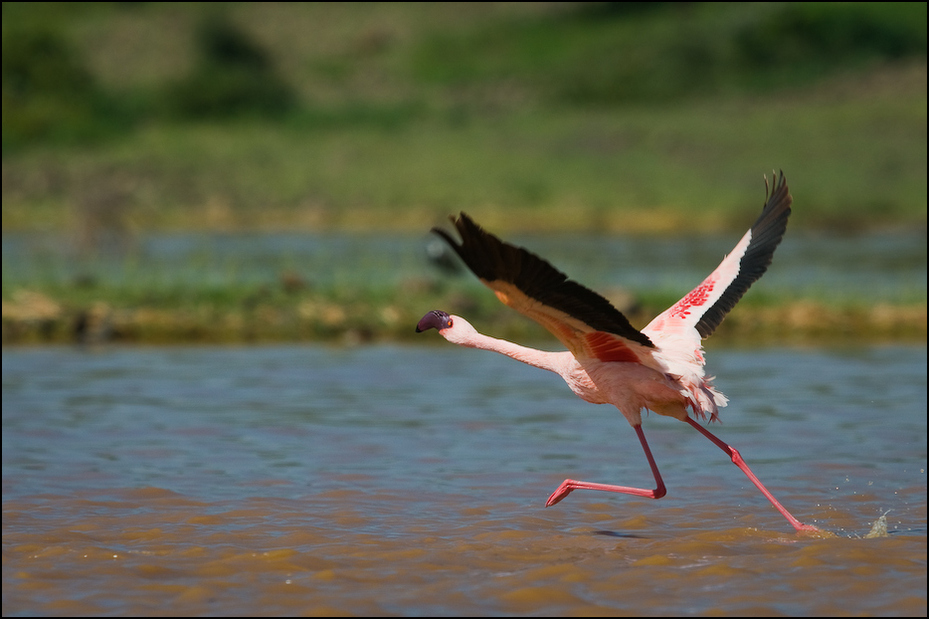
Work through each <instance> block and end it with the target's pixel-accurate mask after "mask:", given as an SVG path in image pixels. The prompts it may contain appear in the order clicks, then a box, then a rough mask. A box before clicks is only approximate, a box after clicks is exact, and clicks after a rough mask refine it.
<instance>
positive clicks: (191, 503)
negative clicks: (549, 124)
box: [2, 336, 927, 616]
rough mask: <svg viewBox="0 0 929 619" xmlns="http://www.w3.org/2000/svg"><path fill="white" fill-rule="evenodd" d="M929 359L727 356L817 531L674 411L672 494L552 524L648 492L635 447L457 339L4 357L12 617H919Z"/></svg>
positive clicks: (567, 399)
mask: <svg viewBox="0 0 929 619" xmlns="http://www.w3.org/2000/svg"><path fill="white" fill-rule="evenodd" d="M423 337H427V336H423ZM433 339H434V340H439V338H438V337H434V338H433ZM926 369H927V368H926V348H925V346H924V345H919V346H893V347H859V348H832V349H796V348H762V349H755V350H732V349H711V350H710V353H709V370H710V372H711V373H713V374H716V375H718V377H719V378H718V380H717V385H718V386H719V387H720V388H721V389H722V390H723V391H724V392H725V393H726V394H727V395H728V396H729V397H730V398H731V401H732V403H731V405H730V406H729V407H728V408H726V409H724V410H723V411H722V413H723V415H722V417H723V421H724V423H723V424H722V425H715V427H714V428H713V430H714V431H715V432H716V433H717V434H718V435H719V436H721V437H722V438H723V439H724V440H726V441H728V442H730V443H731V444H732V445H734V446H735V447H737V448H738V449H740V450H741V452H742V454H743V456H744V457H745V458H746V461H747V462H748V463H749V464H750V465H751V466H752V468H753V470H754V471H755V473H757V474H758V476H759V477H760V478H761V479H762V480H763V481H764V482H765V483H766V484H767V485H768V487H769V488H770V489H771V490H772V491H773V492H774V494H775V495H776V496H777V497H778V498H779V499H780V500H781V501H782V502H783V503H784V504H785V506H787V508H788V509H790V510H791V511H792V512H793V513H794V515H796V516H797V517H798V518H800V519H801V520H802V521H804V522H808V523H811V524H815V525H817V526H819V527H821V528H823V529H826V530H828V531H831V532H833V533H835V536H834V537H822V538H820V537H814V536H804V535H798V534H796V533H794V532H793V531H792V528H791V527H790V525H789V524H788V523H787V522H786V521H785V520H784V519H783V518H782V517H781V516H780V515H779V514H777V512H775V511H774V510H773V509H772V508H771V507H770V505H769V504H768V503H767V502H766V500H765V499H764V498H763V497H762V496H761V495H760V493H758V491H757V490H756V489H755V488H754V487H753V486H752V485H751V484H750V483H749V482H748V480H747V479H746V478H745V477H744V476H743V475H742V473H741V472H739V471H738V469H737V468H736V467H734V466H733V465H732V464H731V463H730V462H729V461H728V458H727V457H726V456H725V455H724V454H723V453H722V452H721V451H719V450H718V449H717V448H716V447H714V446H713V445H712V444H710V443H709V442H708V441H706V440H705V439H704V438H702V437H701V436H699V435H698V434H697V433H696V432H694V431H693V429H692V428H689V427H688V426H687V425H686V424H682V423H680V422H677V421H675V420H672V419H666V418H659V417H658V416H656V415H650V416H648V417H647V418H646V419H645V423H644V428H645V431H646V434H647V436H648V438H649V442H650V444H651V446H652V450H653V452H654V454H655V457H656V459H657V462H658V465H659V467H660V468H661V471H662V474H663V476H664V479H665V483H666V484H667V486H668V496H667V497H665V498H663V499H661V500H660V501H651V500H647V499H639V498H635V497H630V496H625V495H616V494H604V493H595V492H581V491H578V492H575V493H573V494H572V495H571V496H569V497H568V498H567V499H566V500H565V501H563V502H562V503H560V504H558V505H556V506H554V507H552V508H548V509H546V508H544V507H543V504H544V501H545V499H546V498H547V496H548V494H549V493H550V492H551V491H552V490H553V489H554V488H555V487H556V486H557V485H558V484H559V483H560V482H561V481H562V480H563V479H564V478H565V477H569V476H570V477H573V478H577V479H585V480H589V481H601V482H605V483H621V484H628V485H636V486H643V487H645V486H647V487H651V486H650V485H649V484H651V483H652V480H651V477H650V474H649V471H648V466H647V464H646V462H645V459H644V456H643V455H642V453H641V449H640V447H639V445H638V442H637V441H636V438H635V434H634V432H633V431H632V429H631V428H629V426H628V424H627V423H626V422H625V421H624V420H623V419H622V417H621V416H620V414H619V413H618V411H616V410H615V409H611V408H610V407H606V406H593V405H590V404H587V403H585V402H582V401H581V400H579V399H577V398H576V397H574V396H573V394H571V393H570V391H569V390H568V389H567V387H566V386H565V385H564V384H563V383H561V381H560V379H558V377H556V376H554V375H552V374H549V373H547V372H543V371H540V370H536V369H533V368H530V367H524V366H522V365H520V364H518V363H515V362H513V361H511V360H509V359H506V358H503V357H500V356H497V355H494V354H492V353H487V352H482V351H474V350H465V349H460V348H456V347H453V346H451V345H448V344H446V343H445V342H437V343H436V345H435V346H426V345H423V346H419V347H413V346H410V347H405V346H374V347H356V348H335V347H321V346H300V347H281V346H274V347H251V348H238V347H225V348H221V347H216V348H209V347H202V348H118V347H114V348H103V349H99V350H91V349H88V350H81V349H76V348H63V347H61V348H59V347H48V348H41V349H24V348H5V349H4V350H3V428H2V429H3V609H2V610H3V614H4V615H5V616H9V615H40V614H41V615H46V614H47V615H95V616H96V615H123V616H124V615H157V616H163V615H165V614H177V615H184V616H189V615H226V614H234V615H248V616H253V615H257V614H262V615H268V614H272V615H283V614H311V615H313V614H315V615H325V616H330V615H333V614H358V615H378V614H399V615H423V616H432V615H468V614H477V615H492V614H508V615H578V614H610V615H616V614H634V615H640V614H648V615H655V614H667V615H678V614H727V615H736V614H737V615H740V616H741V615H761V614H789V615H833V614H868V615H925V613H926V599H927V596H926V584H927V583H926V543H927V539H926V453H927V452H926V430H927V429H926V414H925V411H926ZM888 510H889V513H887V527H888V533H889V535H888V536H886V537H879V538H873V539H865V538H864V536H865V535H866V534H867V533H868V532H869V530H870V529H871V525H872V523H873V522H875V521H876V520H877V519H878V517H879V516H880V515H881V514H883V513H885V512H888Z"/></svg>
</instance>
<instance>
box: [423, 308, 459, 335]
mask: <svg viewBox="0 0 929 619" xmlns="http://www.w3.org/2000/svg"><path fill="white" fill-rule="evenodd" d="M450 326H451V320H450V319H449V317H448V314H447V313H446V312H443V311H441V310H432V311H431V312H429V313H428V314H426V315H425V316H423V317H422V318H421V319H420V321H419V322H418V323H417V324H416V332H417V333H422V332H423V331H428V330H429V329H436V330H441V329H445V328H447V327H450Z"/></svg>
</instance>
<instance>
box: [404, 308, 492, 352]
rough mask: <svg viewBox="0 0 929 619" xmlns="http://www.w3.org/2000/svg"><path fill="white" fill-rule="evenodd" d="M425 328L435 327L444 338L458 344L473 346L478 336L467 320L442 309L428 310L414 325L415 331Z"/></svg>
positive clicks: (420, 331)
mask: <svg viewBox="0 0 929 619" xmlns="http://www.w3.org/2000/svg"><path fill="white" fill-rule="evenodd" d="M427 329H435V330H436V331H438V332H439V335H441V336H442V337H444V338H445V339H446V340H448V341H449V342H451V343H452V344H458V345H460V346H474V345H475V344H474V340H475V338H477V337H478V336H479V334H478V332H477V331H475V330H474V327H472V326H471V323H469V322H468V321H467V320H465V319H464V318H462V317H461V316H455V315H454V314H449V313H448V312H443V311H442V310H433V311H431V312H429V313H428V314H426V315H425V316H423V318H422V320H420V321H419V323H417V325H416V332H417V333H422V332H423V331H426V330H427Z"/></svg>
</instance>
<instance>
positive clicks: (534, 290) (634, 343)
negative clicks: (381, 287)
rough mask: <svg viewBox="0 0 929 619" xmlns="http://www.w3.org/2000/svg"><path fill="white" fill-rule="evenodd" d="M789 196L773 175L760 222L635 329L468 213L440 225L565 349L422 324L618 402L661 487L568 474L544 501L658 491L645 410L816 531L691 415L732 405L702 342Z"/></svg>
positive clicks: (593, 397)
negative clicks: (681, 430)
mask: <svg viewBox="0 0 929 619" xmlns="http://www.w3.org/2000/svg"><path fill="white" fill-rule="evenodd" d="M791 201H792V198H791V196H790V193H789V191H788V189H787V183H786V182H785V180H784V177H783V174H781V176H780V178H779V179H778V178H777V176H775V178H774V182H773V189H771V191H770V195H768V198H767V201H766V203H765V205H764V208H763V210H762V213H761V215H760V216H759V217H758V220H757V221H756V222H755V224H754V225H753V226H752V227H751V229H750V230H749V231H748V232H746V233H745V235H744V236H743V237H742V239H741V240H740V241H739V243H738V245H736V247H735V249H733V251H732V252H731V253H730V254H729V255H728V256H727V257H726V258H724V259H723V261H722V263H721V264H720V265H719V266H718V267H717V268H716V270H714V271H713V272H712V273H711V274H710V275H709V276H708V277H707V278H706V279H705V280H703V282H702V283H701V284H700V285H699V286H697V287H696V288H695V289H694V290H692V291H691V292H690V293H689V294H687V295H686V296H685V297H684V298H683V299H681V300H680V301H678V302H677V303H675V304H674V305H673V306H671V307H670V308H669V309H667V310H665V311H664V312H663V313H661V314H660V315H658V317H656V318H655V319H654V320H653V321H652V322H651V323H649V325H648V326H647V327H645V328H644V329H642V330H641V331H637V330H636V329H635V328H633V327H632V325H630V324H629V321H628V320H627V319H626V317H625V316H623V315H622V313H620V312H619V311H618V310H617V309H616V308H614V307H613V306H612V305H611V304H610V303H609V301H607V300H606V299H604V298H603V297H602V296H600V295H598V294H597V293H595V292H593V291H591V290H589V289H587V288H585V287H583V286H581V285H580V284H578V283H576V282H574V281H572V280H569V279H568V278H567V277H566V276H565V275H564V274H563V273H561V272H560V271H558V270H557V269H555V268H554V267H552V266H551V265H550V264H549V263H548V262H546V261H545V260H543V259H541V258H539V257H538V256H536V255H534V254H532V253H530V252H528V251H527V250H525V249H523V248H521V247H516V246H513V245H510V244H508V243H505V242H503V241H501V240H500V239H498V238H497V237H495V236H493V235H492V234H489V233H488V232H486V231H484V230H483V229H482V228H481V227H479V226H478V225H477V224H475V223H474V222H473V221H472V220H471V219H470V218H469V217H468V216H467V215H465V214H464V213H462V214H461V216H460V217H459V218H458V219H457V220H456V219H453V220H452V221H453V223H454V224H455V227H456V228H457V230H458V232H459V234H460V235H461V243H460V244H459V243H457V242H455V240H454V239H453V238H452V237H451V236H450V235H449V234H447V233H446V232H445V231H443V230H441V229H438V228H436V229H434V232H436V233H437V234H438V235H439V236H441V237H442V238H443V239H445V241H447V242H448V244H449V245H450V246H451V247H452V248H453V249H454V250H455V251H456V252H457V253H458V255H459V256H460V257H461V258H462V260H463V261H464V263H465V264H466V265H467V266H468V267H469V268H470V269H471V270H472V271H473V272H474V274H475V275H477V276H478V278H480V280H481V281H482V282H483V283H484V284H485V285H486V286H488V287H489V288H490V289H492V290H493V291H494V292H495V293H496V295H497V297H498V298H499V299H500V300H501V301H502V302H503V303H504V304H506V305H508V306H510V307H512V308H513V309H515V310H517V311H518V312H520V313H522V314H524V315H526V316H528V317H530V318H532V319H534V320H536V321H537V322H539V323H540V324H541V325H543V326H544V327H545V328H546V329H548V330H549V331H551V332H552V334H554V335H555V337H557V338H558V339H559V340H560V341H561V342H562V343H563V344H564V345H565V346H567V348H568V350H567V351H564V352H545V351H541V350H536V349H533V348H527V347H525V346H520V345H518V344H514V343H512V342H508V341H506V340H501V339H496V338H492V337H489V336H486V335H483V334H481V333H478V332H477V330H475V329H474V327H472V326H471V325H470V324H469V323H468V322H467V321H466V320H465V319H463V318H461V317H460V316H454V315H449V314H447V313H445V312H442V311H438V310H436V311H432V312H429V313H428V314H426V315H425V316H424V317H423V319H422V320H420V322H419V324H418V325H417V327H416V330H417V331H424V330H426V329H430V328H435V329H437V330H438V331H439V333H440V334H441V335H442V336H443V337H444V338H445V339H447V340H448V341H449V342H452V343H453V344H458V345H461V346H468V347H471V348H481V349H485V350H493V351H496V352H499V353H502V354H505V355H507V356H509V357H512V358H513V359H516V360H517V361H522V362H523V363H527V364H529V365H532V366H535V367H539V368H542V369H544V370H549V371H552V372H555V373H557V374H559V375H560V376H561V377H562V378H563V379H564V381H565V382H566V383H567V384H568V386H569V387H570V388H571V390H572V391H574V393H575V394H577V395H578V396H579V397H580V398H582V399H584V400H586V401H588V402H592V403H594V404H612V405H613V406H615V407H616V408H618V409H619V410H620V412H621V413H622V414H623V416H624V417H625V418H626V420H627V421H629V423H630V424H631V425H632V427H633V429H635V431H636V434H637V435H638V437H639V441H640V443H641V444H642V447H643V449H644V450H645V456H646V458H647V459H648V462H649V465H650V466H651V468H652V473H653V474H654V477H655V482H656V484H657V486H656V488H655V489H654V490H643V489H640V488H629V487H625V486H614V485H608V484H596V483H591V482H583V481H575V480H571V479H567V480H565V481H564V483H562V484H561V486H560V487H559V488H558V489H557V490H556V491H555V492H554V493H553V494H552V495H551V496H550V497H549V499H548V501H547V503H546V506H551V505H554V504H555V503H557V502H559V501H561V500H562V499H563V498H564V497H565V496H567V495H568V494H569V493H570V492H571V491H573V490H579V489H586V490H604V491H609V492H622V493H626V494H634V495H637V496H645V497H650V498H656V499H657V498H661V497H662V496H664V495H665V487H664V482H663V481H662V479H661V474H660V473H659V472H658V467H657V466H656V465H655V461H654V459H653V458H652V454H651V450H650V449H649V447H648V443H647V442H646V440H645V434H644V433H643V431H642V415H641V411H642V409H643V408H645V409H648V410H651V411H654V412H655V413H658V414H659V415H666V416H669V417H674V418H675V419H679V420H681V421H685V422H687V423H689V424H690V425H692V426H693V427H694V428H696V429H697V430H698V431H699V432H700V433H701V434H703V435H704V436H706V437H707V438H709V439H710V440H711V441H713V443H714V444H715V445H717V446H718V447H719V448H720V449H722V450H723V451H725V452H726V453H727V454H729V455H730V457H731V458H732V461H733V462H734V463H735V464H736V465H737V466H738V467H739V468H740V469H742V471H743V472H745V474H746V475H747V476H748V477H749V479H751V480H752V482H753V483H754V484H755V485H756V486H757V487H758V488H759V489H760V490H761V491H762V492H763V493H764V494H765V496H766V497H767V498H768V499H769V500H770V501H771V503H772V504H773V505H774V507H775V508H777V509H778V511H780V512H781V514H783V515H784V517H786V518H787V519H788V521H790V523H791V524H792V525H793V526H794V527H795V528H796V529H797V530H798V531H800V530H816V528H815V527H812V526H809V525H804V524H802V523H800V522H799V521H798V520H797V519H796V518H794V517H793V516H792V515H791V514H790V513H789V512H788V511H787V510H786V509H784V507H783V506H782V505H781V504H780V503H778V502H777V500H776V499H775V498H774V497H773V496H772V495H771V493H770V492H768V490H767V489H766V488H765V487H764V486H763V485H762V484H761V482H760V481H759V480H758V478H757V477H755V475H754V474H753V473H752V472H751V470H750V469H749V468H748V466H747V465H746V464H745V463H744V462H743V461H742V458H741V456H740V455H739V453H738V452H737V451H736V450H735V449H732V448H731V447H729V446H728V445H726V444H725V443H724V442H722V441H721V440H720V439H718V438H717V437H716V436H714V435H713V434H711V433H710V432H709V431H708V430H706V429H704V428H703V427H702V426H700V425H699V424H698V423H697V422H696V421H695V420H694V419H693V418H692V417H691V415H690V412H692V413H693V414H694V415H695V416H697V417H700V418H705V416H706V415H709V416H710V420H711V421H715V420H717V417H718V413H719V408H720V407H723V406H725V405H726V403H727V399H726V397H725V396H724V395H723V394H722V393H720V392H719V391H717V390H716V389H715V388H714V387H713V385H712V383H711V378H708V377H706V376H705V375H704V371H703V364H704V358H703V348H702V345H701V339H702V338H705V337H707V336H709V335H710V334H711V333H712V332H713V331H714V330H715V329H716V327H717V326H718V325H719V323H720V322H721V321H722V320H723V318H724V317H725V316H726V314H727V313H728V312H729V310H731V309H732V308H733V306H735V304H736V302H738V300H739V299H740V298H741V297H742V295H743V294H744V293H745V291H746V290H748V288H749V286H751V284H752V283H753V282H754V281H755V280H757V279H758V278H759V277H761V275H762V274H763V273H764V272H765V270H766V269H767V267H768V265H769V264H770V263H771V258H772V256H773V254H774V250H775V249H776V248H777V246H778V244H779V243H780V241H781V238H783V236H784V232H785V231H786V229H787V219H788V217H789V216H790V204H791Z"/></svg>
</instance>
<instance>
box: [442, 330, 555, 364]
mask: <svg viewBox="0 0 929 619" xmlns="http://www.w3.org/2000/svg"><path fill="white" fill-rule="evenodd" d="M454 343H455V344H459V345H461V346H468V347H470V348H480V349H482V350H492V351H494V352H498V353H501V354H504V355H506V356H507V357H510V358H512V359H516V360H517V361H522V362H523V363H526V364H528V365H531V366H535V367H537V368H542V369H543V370H548V371H550V372H555V373H556V374H562V373H563V371H564V365H565V363H566V361H567V360H568V357H571V358H573V357H572V356H571V353H569V352H567V351H565V352H547V351H544V350H536V349H535V348H528V347H526V346H520V345H519V344H514V343H513V342H508V341H507V340H501V339H497V338H495V337H490V336H487V335H484V334H483V333H478V332H477V331H474V332H472V333H469V334H468V335H467V337H464V338H461V339H460V340H458V341H455V342H454Z"/></svg>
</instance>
